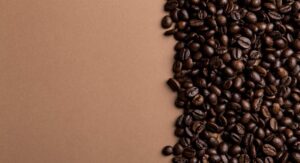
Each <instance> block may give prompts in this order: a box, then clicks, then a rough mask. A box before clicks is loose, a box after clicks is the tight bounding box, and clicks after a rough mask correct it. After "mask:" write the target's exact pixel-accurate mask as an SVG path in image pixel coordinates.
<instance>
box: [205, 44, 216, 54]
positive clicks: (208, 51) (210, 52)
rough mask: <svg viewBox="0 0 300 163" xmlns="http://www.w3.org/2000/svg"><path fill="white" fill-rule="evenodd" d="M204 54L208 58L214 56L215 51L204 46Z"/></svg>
mask: <svg viewBox="0 0 300 163" xmlns="http://www.w3.org/2000/svg"><path fill="white" fill-rule="evenodd" d="M203 54H205V55H206V56H212V55H213V54H214V49H213V48H212V47H211V46H209V45H204V47H203Z"/></svg>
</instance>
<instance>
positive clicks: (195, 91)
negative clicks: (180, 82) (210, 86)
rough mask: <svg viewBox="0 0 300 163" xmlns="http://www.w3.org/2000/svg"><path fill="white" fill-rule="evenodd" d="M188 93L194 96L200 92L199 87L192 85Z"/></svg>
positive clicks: (189, 95)
mask: <svg viewBox="0 0 300 163" xmlns="http://www.w3.org/2000/svg"><path fill="white" fill-rule="evenodd" d="M186 93H187V96H188V97H194V96H196V95H197V94H198V93H199V89H198V88H197V87H192V88H190V89H188V90H187V92H186Z"/></svg>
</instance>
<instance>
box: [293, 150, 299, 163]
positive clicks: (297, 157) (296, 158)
mask: <svg viewBox="0 0 300 163" xmlns="http://www.w3.org/2000/svg"><path fill="white" fill-rule="evenodd" d="M292 158H293V160H294V161H295V162H297V163H299V162H300V153H298V152H293V153H292Z"/></svg>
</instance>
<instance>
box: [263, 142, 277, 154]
mask: <svg viewBox="0 0 300 163" xmlns="http://www.w3.org/2000/svg"><path fill="white" fill-rule="evenodd" d="M262 151H263V152H264V154H265V155H267V156H276V154H277V153H276V149H275V147H273V146H272V145H270V144H265V145H263V147H262Z"/></svg>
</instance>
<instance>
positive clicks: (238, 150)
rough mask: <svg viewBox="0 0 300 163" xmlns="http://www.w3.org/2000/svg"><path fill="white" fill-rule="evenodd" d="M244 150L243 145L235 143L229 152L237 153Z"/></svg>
mask: <svg viewBox="0 0 300 163" xmlns="http://www.w3.org/2000/svg"><path fill="white" fill-rule="evenodd" d="M241 151H242V149H241V147H240V146H238V145H234V146H232V147H231V148H230V149H229V153H230V154H231V155H237V154H239V153H240V152H241Z"/></svg>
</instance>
